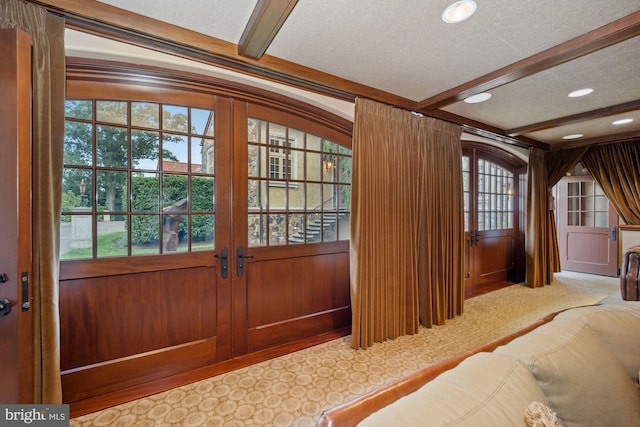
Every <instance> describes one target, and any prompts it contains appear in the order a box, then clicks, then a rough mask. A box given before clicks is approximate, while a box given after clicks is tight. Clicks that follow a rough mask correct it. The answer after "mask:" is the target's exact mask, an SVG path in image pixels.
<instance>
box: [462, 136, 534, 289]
mask: <svg viewBox="0 0 640 427" xmlns="http://www.w3.org/2000/svg"><path fill="white" fill-rule="evenodd" d="M519 163H520V162H517V161H516V160H515V159H512V158H509V157H507V158H501V157H500V156H498V155H496V154H495V153H491V152H490V151H487V150H486V149H484V148H480V147H477V146H471V147H469V148H467V149H465V151H464V157H463V182H464V203H465V296H466V297H467V298H469V297H472V296H475V295H478V294H481V293H483V292H487V291H489V290H492V289H495V288H496V287H499V286H503V285H504V284H506V283H511V282H513V281H515V280H516V279H517V277H518V273H517V271H516V259H517V257H518V252H519V251H520V252H523V250H524V247H523V244H522V239H520V238H519V233H518V229H519V225H518V222H519V197H518V194H519V186H520V185H519V174H518V173H517V169H518V168H519V167H521V165H520V164H519Z"/></svg>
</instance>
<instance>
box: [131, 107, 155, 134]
mask: <svg viewBox="0 0 640 427" xmlns="http://www.w3.org/2000/svg"><path fill="white" fill-rule="evenodd" d="M131 125H132V126H137V127H144V128H151V129H159V128H160V105H159V104H156V103H153V102H132V103H131Z"/></svg>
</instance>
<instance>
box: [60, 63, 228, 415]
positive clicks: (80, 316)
mask: <svg viewBox="0 0 640 427" xmlns="http://www.w3.org/2000/svg"><path fill="white" fill-rule="evenodd" d="M68 73H70V74H71V75H72V77H71V78H69V76H68V79H67V99H68V101H67V102H68V103H70V102H76V101H78V102H79V103H80V102H85V101H86V102H87V103H88V104H87V105H92V106H93V110H94V113H93V114H91V113H89V115H88V116H86V117H83V118H81V119H78V118H77V115H75V113H72V112H70V111H71V109H72V108H71V107H69V110H70V111H69V112H68V113H67V129H68V130H72V129H73V127H74V126H76V125H77V126H80V128H81V129H90V130H91V133H90V134H93V135H96V136H95V137H94V138H92V139H93V140H94V141H95V140H98V141H99V140H100V138H102V136H101V135H102V134H101V133H100V132H104V128H107V131H109V132H111V133H110V134H109V135H112V134H116V135H122V138H121V139H122V142H121V145H122V146H125V147H126V146H134V144H135V143H139V140H135V139H134V137H133V136H136V137H137V136H139V135H140V134H141V133H142V132H146V133H147V134H149V135H154V138H155V141H159V142H158V143H157V144H158V145H156V148H155V149H156V150H158V153H161V157H160V158H161V159H163V160H162V164H161V162H160V161H159V160H158V157H157V155H156V157H155V158H151V159H150V158H149V156H146V157H144V159H143V160H144V162H146V163H145V164H138V165H133V160H132V158H129V159H128V160H126V161H123V162H122V163H123V164H124V165H125V167H121V166H118V167H117V168H111V169H107V168H106V166H105V164H104V163H101V164H98V165H96V164H95V163H96V162H93V163H91V162H79V163H80V164H78V163H74V161H75V160H74V158H72V157H71V156H66V157H65V173H64V178H63V181H64V182H63V188H65V191H76V192H77V191H78V190H77V187H78V186H77V185H76V184H77V183H78V181H80V177H83V178H84V180H85V182H86V183H87V187H88V188H87V189H86V190H85V191H86V194H85V195H84V196H85V197H83V198H79V200H80V202H81V205H82V208H80V209H78V208H64V207H63V216H64V215H68V216H69V217H72V220H73V219H74V218H75V219H81V220H87V222H88V224H89V226H88V230H89V240H88V241H89V243H88V246H89V247H88V248H86V251H87V252H86V253H84V254H83V255H81V256H77V257H76V258H69V257H70V256H71V255H69V254H74V252H73V251H74V250H75V251H77V250H85V248H80V249H73V248H69V247H64V248H63V249H61V253H62V255H61V256H62V261H61V268H60V323H61V370H62V386H63V400H64V402H66V403H74V402H82V405H81V407H84V408H95V407H99V406H100V405H108V404H116V403H119V402H121V401H122V399H123V394H122V393H121V391H122V390H128V391H127V392H126V393H124V395H126V394H127V393H134V394H135V393H144V391H140V390H144V387H145V384H149V383H153V381H155V380H162V379H166V378H168V377H171V376H174V375H179V374H182V373H185V372H187V371H191V370H194V369H198V368H202V367H205V366H211V365H214V364H216V363H218V362H221V361H223V360H228V359H230V358H231V357H232V348H231V342H232V332H231V295H232V285H231V280H230V277H229V276H230V275H228V274H226V272H223V271H222V270H223V268H222V267H223V263H222V261H223V260H222V259H221V257H222V256H223V249H224V248H227V247H229V244H230V236H231V232H230V229H231V227H230V218H231V215H230V198H229V197H230V191H229V185H230V182H231V179H230V177H229V174H230V171H231V170H232V169H231V166H230V165H231V138H232V129H231V128H230V126H231V123H232V122H231V100H230V99H229V98H228V97H224V96H216V95H215V94H212V93H207V92H189V91H185V90H182V89H179V90H173V91H168V95H167V91H166V90H165V91H163V90H157V91H148V90H145V89H144V88H143V89H142V90H140V89H139V88H138V87H137V86H135V85H129V83H128V82H127V81H124V82H118V81H117V79H114V80H116V82H114V83H111V82H108V83H104V82H93V81H87V80H84V79H82V77H80V78H79V79H74V78H73V73H74V71H73V68H71V69H68ZM78 73H79V75H80V76H81V72H78ZM131 98H133V99H134V100H136V101H130V100H131ZM113 99H115V100H117V102H120V103H124V105H126V108H123V109H122V111H124V112H128V113H127V115H126V116H125V115H123V119H122V120H120V122H119V123H115V124H113V125H112V124H108V126H107V125H105V124H104V122H105V121H106V120H113V121H115V120H114V119H112V118H111V117H109V116H107V117H102V118H101V117H99V114H98V112H101V111H102V110H100V104H99V103H102V102H104V105H110V104H108V102H110V101H109V100H113ZM103 100H104V101H103ZM138 100H144V102H141V101H138ZM134 102H138V104H134ZM143 104H144V105H143ZM68 105H70V104H68ZM74 105H75V104H74ZM134 107H140V108H142V109H143V110H142V111H144V112H145V114H148V113H149V111H150V110H153V111H154V112H155V113H156V116H157V115H158V114H160V115H161V116H163V115H165V112H167V113H166V116H167V117H171V115H170V114H169V113H168V112H171V111H180V112H181V114H182V116H183V117H186V118H188V120H190V123H191V126H186V125H181V126H182V127H181V128H180V129H181V131H180V132H178V131H175V130H173V129H172V126H173V123H174V122H171V121H169V120H166V123H163V121H164V119H162V120H160V122H159V123H158V119H155V120H152V121H151V123H152V124H147V123H146V122H143V123H141V122H140V121H141V118H138V117H137V116H135V115H134V114H133V111H134ZM105 108H106V107H105ZM112 109H113V108H112ZM95 111H97V112H95ZM109 112H111V110H108V111H107V113H109ZM105 114H106V113H105ZM131 116H133V117H136V119H135V120H138V122H135V120H134V119H133V118H131ZM196 116H197V117H198V118H199V119H198V122H197V125H194V123H196V122H195V118H196ZM172 117H175V115H173V116H172ZM118 120H119V117H118ZM160 124H162V125H160ZM116 125H117V126H116ZM150 126H155V128H153V127H150ZM101 129H102V130H101ZM132 135H133V136H132ZM147 139H148V140H149V141H150V140H152V138H147ZM69 140H72V141H73V139H72V137H71V136H69V135H67V137H66V138H65V144H68V143H69V144H71V142H69ZM149 141H147V142H149ZM160 143H162V149H160V148H159V147H160V145H159V144H160ZM85 145H86V144H85ZM85 145H83V147H84V146H85ZM86 146H88V147H89V148H90V150H89V149H87V150H85V151H92V152H96V150H98V149H99V148H100V147H99V146H95V145H94V146H93V148H91V143H89V144H88V145H86ZM65 147H66V145H65ZM187 148H188V149H187ZM205 151H207V152H208V155H207V156H206V157H205V155H204V154H203V153H204V152H205ZM124 152H125V153H126V152H127V151H126V150H124ZM131 153H133V154H132V155H134V154H136V152H135V151H134V150H131ZM189 153H190V154H189ZM96 157H97V156H96ZM205 161H206V163H205ZM130 164H131V165H132V166H128V165H130ZM139 170H144V171H145V172H139ZM106 173H112V174H122V175H125V176H126V180H123V183H122V184H121V188H122V191H123V196H122V197H120V200H125V201H126V202H123V204H122V207H121V208H115V209H111V210H112V211H113V212H111V213H109V214H108V215H107V214H103V212H104V211H103V210H100V211H99V210H98V207H97V206H98V205H102V206H104V202H103V200H102V199H101V198H102V194H101V193H98V191H99V190H98V187H100V185H99V183H100V181H99V179H100V177H101V176H104V175H105V174H106ZM136 180H139V181H138V182H140V184H136ZM144 180H147V181H144ZM148 180H152V181H148ZM67 181H70V182H67ZM176 181H177V182H178V183H184V184H185V185H184V187H183V186H182V184H180V186H179V187H180V188H181V189H182V190H180V193H179V195H178V196H176V195H172V194H169V190H170V188H171V185H172V183H175V182H176ZM149 182H153V185H152V187H151V188H152V189H153V190H152V191H154V193H153V197H149V198H146V197H143V198H141V197H140V196H139V194H141V193H136V192H135V191H134V190H130V189H132V188H134V189H135V188H138V187H136V185H148V184H149ZM145 188H147V187H145ZM196 188H198V189H202V188H204V189H206V190H205V191H204V192H202V193H201V192H199V191H200V190H196ZM93 189H96V190H93ZM126 191H131V194H133V197H126V196H127V193H126ZM96 193H98V194H96ZM146 194H149V193H146ZM184 197H189V200H190V201H191V205H190V210H189V211H188V213H189V214H190V220H186V219H185V218H186V215H181V213H184V212H185V211H180V212H178V213H177V214H175V215H173V214H172V213H171V212H172V209H174V207H175V206H178V208H180V209H183V208H181V207H180V204H179V203H180V202H179V201H178V202H175V200H177V199H182V198H184ZM138 199H143V201H146V200H147V199H148V200H149V201H151V204H152V205H153V207H152V208H149V207H146V206H145V207H137V206H136V205H134V202H136V201H137V200H138ZM196 199H206V203H205V205H206V206H207V207H199V206H196V205H197V203H196V201H195V200H196ZM128 200H131V201H128ZM182 200H184V199H182ZM145 203H146V202H145ZM129 206H130V207H129ZM102 209H104V207H103V208H102ZM108 210H109V208H107V211H108ZM88 213H90V216H89V215H88ZM107 216H109V221H107V220H106V217H107ZM196 217H200V218H204V217H206V218H207V219H211V222H213V223H212V224H209V223H208V222H207V223H206V224H207V226H206V227H207V230H208V232H210V233H211V237H207V238H206V239H205V240H204V241H201V240H196V239H192V238H189V236H193V235H195V232H196V231H195V230H196V222H195V221H196V219H195V218H196ZM145 218H147V219H149V221H148V222H145V223H143V225H141V226H139V228H138V230H142V231H144V230H147V229H152V228H154V229H155V230H158V232H159V235H158V236H157V237H156V238H155V239H154V241H153V242H151V243H150V244H149V245H147V246H145V247H141V246H142V245H139V246H135V247H134V246H133V243H130V242H132V240H133V237H132V236H133V233H134V232H135V230H136V224H137V223H136V219H145ZM174 218H175V219H176V221H178V222H181V223H182V224H183V225H184V228H183V229H182V231H181V230H180V229H177V231H176V233H180V237H179V243H178V247H177V248H176V247H174V246H173V245H172V243H171V242H172V238H173V234H172V233H173V231H174V229H173V228H172V224H173V223H174V222H173V221H174ZM161 225H162V226H163V227H164V228H163V231H164V233H163V232H161V231H160V226H161ZM65 227H66V228H70V229H72V221H70V222H68V223H64V222H63V223H62V224H61V229H62V230H64V229H65ZM103 228H105V229H114V228H117V229H118V230H119V231H118V233H122V237H119V239H120V240H119V241H120V242H123V244H122V247H124V249H122V253H121V254H118V255H120V256H113V255H109V254H107V255H106V256H102V254H101V252H100V251H101V246H100V245H97V244H96V241H100V238H101V237H102V236H105V235H106V236H108V235H109V234H108V233H107V234H102V229H103ZM212 228H213V229H212ZM61 234H62V238H61V242H62V244H61V246H65V243H64V242H65V240H71V239H72V238H73V237H74V236H73V234H72V233H69V232H67V233H66V234H65V232H64V231H62V232H61ZM92 236H93V238H92ZM71 243H73V242H71ZM81 243H82V242H81ZM91 245H93V247H91ZM126 245H129V246H128V247H127V246H126ZM143 251H144V252H143ZM128 252H129V253H128ZM149 252H151V253H149ZM75 253H77V252H75ZM124 399H126V397H125V398H124ZM74 407H75V408H77V407H78V406H77V405H74V406H72V413H73V412H74V411H76V412H75V413H78V412H77V411H78V409H74ZM80 411H82V409H80Z"/></svg>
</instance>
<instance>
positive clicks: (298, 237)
mask: <svg viewBox="0 0 640 427" xmlns="http://www.w3.org/2000/svg"><path fill="white" fill-rule="evenodd" d="M343 216H344V214H341V213H335V212H333V213H330V212H327V213H323V214H317V215H316V218H315V219H314V220H313V221H309V220H308V221H307V226H306V228H305V230H304V231H303V230H299V231H296V232H295V233H293V234H292V235H290V236H289V243H314V242H321V241H322V236H323V235H325V236H326V235H327V234H328V233H335V231H336V223H337V222H338V221H339V220H340V218H342V217H343ZM305 234H306V240H305ZM331 240H335V238H333V239H331Z"/></svg>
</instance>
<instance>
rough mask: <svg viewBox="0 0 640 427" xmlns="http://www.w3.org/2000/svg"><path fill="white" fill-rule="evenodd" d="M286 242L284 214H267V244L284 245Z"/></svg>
mask: <svg viewBox="0 0 640 427" xmlns="http://www.w3.org/2000/svg"><path fill="white" fill-rule="evenodd" d="M286 243H287V221H286V215H284V214H274V215H269V245H270V246H273V245H284V244H286Z"/></svg>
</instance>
